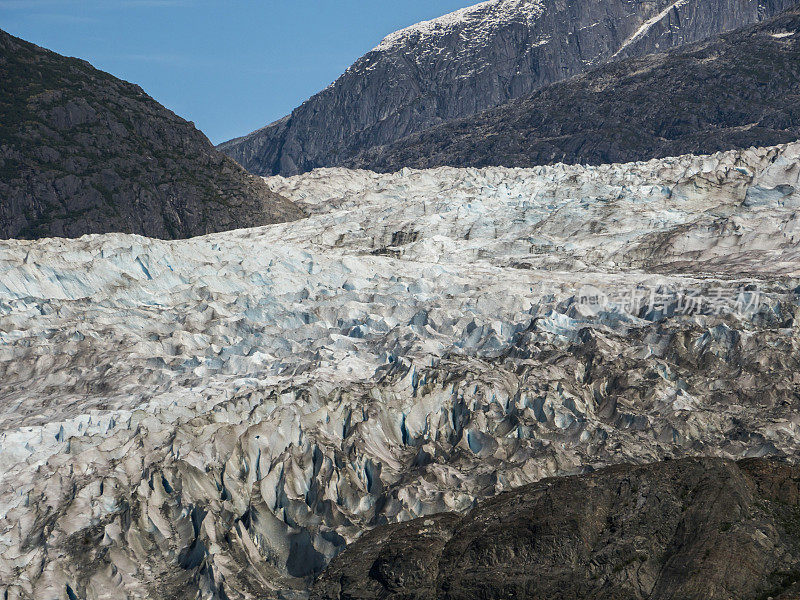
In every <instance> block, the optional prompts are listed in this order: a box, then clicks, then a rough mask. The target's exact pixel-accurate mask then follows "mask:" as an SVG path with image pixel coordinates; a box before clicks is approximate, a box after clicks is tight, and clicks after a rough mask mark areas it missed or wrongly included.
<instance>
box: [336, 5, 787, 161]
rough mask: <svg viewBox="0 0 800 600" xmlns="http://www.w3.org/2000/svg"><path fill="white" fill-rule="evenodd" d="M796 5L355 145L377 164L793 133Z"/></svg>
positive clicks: (600, 157)
mask: <svg viewBox="0 0 800 600" xmlns="http://www.w3.org/2000/svg"><path fill="white" fill-rule="evenodd" d="M799 105H800V9H798V8H793V9H790V10H788V11H787V12H785V13H783V14H781V15H779V16H778V17H775V18H773V19H770V20H767V21H766V22H764V23H761V24H758V25H755V26H750V27H747V28H744V29H741V30H737V31H735V32H731V33H728V34H725V35H722V36H719V37H717V38H714V39H711V40H707V41H704V42H699V43H697V44H693V45H689V46H687V47H685V48H679V49H675V50H673V51H671V52H668V53H665V54H657V55H652V56H647V57H643V58H637V59H628V60H625V61H621V62H617V63H614V64H611V65H607V66H604V67H601V68H599V69H596V70H594V71H591V72H589V73H586V74H584V75H581V76H578V77H575V78H573V79H570V80H568V81H564V82H560V83H556V84H553V85H552V86H549V87H547V88H545V89H543V90H540V91H539V92H536V93H534V94H532V95H530V96H528V97H527V98H524V99H520V100H517V101H514V102H510V103H508V104H506V105H504V106H501V107H497V108H495V109H492V110H489V111H486V112H484V113H482V114H480V115H477V116H474V117H470V118H465V119H461V120H458V121H454V122H451V123H447V124H444V125H441V126H439V127H435V128H431V129H429V130H427V131H424V132H422V133H419V134H416V135H412V136H409V137H408V138H406V139H404V140H401V141H399V142H396V143H393V144H389V145H387V146H385V147H376V148H373V149H371V150H368V151H366V152H365V153H363V155H362V156H360V157H358V158H357V159H355V160H352V161H349V162H348V164H349V165H350V166H355V167H362V168H370V169H375V170H379V171H394V170H397V169H400V168H402V167H418V168H425V167H432V166H438V165H453V166H485V165H504V166H509V167H528V166H533V165H540V164H551V163H555V162H564V163H588V164H602V163H606V162H616V161H635V160H647V159H650V158H656V157H663V156H675V155H678V154H685V153H709V152H716V151H720V150H727V149H732V148H748V147H751V146H759V145H769V144H775V143H779V142H789V141H792V140H796V139H800V109H799V108H798V106H799Z"/></svg>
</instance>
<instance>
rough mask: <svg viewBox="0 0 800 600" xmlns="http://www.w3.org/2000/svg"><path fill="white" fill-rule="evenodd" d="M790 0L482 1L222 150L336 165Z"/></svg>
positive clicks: (418, 30)
mask: <svg viewBox="0 0 800 600" xmlns="http://www.w3.org/2000/svg"><path fill="white" fill-rule="evenodd" d="M792 4H794V0H758V1H753V0H702V1H701V0H678V1H675V0H656V1H654V2H651V1H644V0H634V1H631V0H582V1H580V2H564V1H558V2H541V1H540V0H490V1H488V2H482V3H480V4H477V5H475V6H472V7H469V8H465V9H463V10H460V11H457V12H455V13H453V14H450V15H446V16H444V17H441V18H439V19H434V20H433V21H428V22H424V23H420V24H418V25H414V26H412V27H409V28H407V29H404V30H402V31H399V32H396V33H394V34H392V35H390V36H388V37H387V38H386V39H385V40H383V42H381V44H380V45H379V46H378V47H377V48H375V49H373V50H372V51H370V52H368V53H367V54H366V55H364V56H363V57H362V58H360V59H359V60H358V61H356V62H355V64H353V65H352V66H351V67H350V68H349V69H348V70H347V71H346V72H345V73H344V74H343V75H342V76H341V77H340V78H339V79H337V80H336V82H334V83H333V84H332V85H331V86H330V87H328V88H327V89H325V90H324V91H322V92H320V93H319V94H317V95H315V96H314V97H312V98H311V99H309V100H308V101H307V102H305V103H304V104H303V105H302V106H300V107H299V108H297V109H296V110H295V111H293V112H292V114H291V115H288V116H287V117H285V118H284V119H281V120H280V121H277V122H276V123H273V124H272V125H269V126H267V127H265V128H263V129H261V130H259V131H256V132H253V133H251V134H250V135H247V136H245V137H243V138H239V139H235V140H231V141H230V142H227V143H225V144H222V145H221V146H220V149H221V150H222V151H223V152H225V153H226V154H228V155H229V156H231V157H233V158H234V159H236V160H237V161H238V162H239V163H240V164H242V165H243V166H244V167H245V168H247V169H248V170H249V171H251V172H253V173H257V174H261V175H271V174H273V173H274V174H282V175H293V174H296V173H301V172H305V171H309V170H311V169H313V168H316V167H322V166H334V165H341V164H344V162H345V161H347V160H348V159H350V158H352V157H353V156H355V155H356V154H358V153H359V152H361V151H364V150H366V149H367V148H370V147H372V146H377V145H385V144H388V143H391V142H394V141H396V140H399V139H400V138H402V137H405V136H407V135H410V134H412V133H415V132H419V131H422V130H424V129H426V128H429V127H432V126H435V125H438V124H440V123H442V122H444V121H448V120H452V119H457V118H461V117H466V116H470V115H474V114H476V113H479V112H480V111H483V110H485V109H488V108H491V107H494V106H498V105H500V104H503V103H505V102H507V101H509V100H511V99H513V98H519V97H522V96H525V95H527V94H529V93H531V92H533V91H535V90H538V89H540V88H542V87H544V86H546V85H548V84H550V83H553V82H555V81H560V80H562V79H565V78H567V77H571V76H573V75H577V74H579V73H582V72H584V71H586V70H587V69H589V68H592V67H594V66H598V65H601V64H604V63H606V62H608V61H610V60H617V59H621V58H624V57H627V56H641V55H644V54H648V53H652V52H655V51H663V50H665V49H667V48H671V47H674V46H678V45H681V44H685V43H688V42H693V41H697V40H700V39H703V38H706V37H708V36H711V35H714V34H717V33H720V32H723V31H729V30H732V29H735V28H737V27H741V26H743V25H746V24H750V23H754V22H756V21H758V20H761V19H763V18H766V17H770V16H773V15H775V14H777V13H778V12H780V11H781V10H783V9H785V8H788V7H790V6H792Z"/></svg>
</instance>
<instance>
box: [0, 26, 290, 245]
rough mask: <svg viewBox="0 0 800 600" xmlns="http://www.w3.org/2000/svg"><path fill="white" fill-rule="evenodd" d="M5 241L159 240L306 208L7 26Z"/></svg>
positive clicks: (130, 93) (153, 105) (0, 169)
mask: <svg viewBox="0 0 800 600" xmlns="http://www.w3.org/2000/svg"><path fill="white" fill-rule="evenodd" d="M0 81H2V85H0V238H11V237H15V238H37V237H46V236H65V237H76V236H81V235H84V234H87V233H104V232H110V231H119V232H126V233H139V234H143V235H148V236H151V237H160V238H185V237H190V236H194V235H200V234H205V233H210V232H214V231H223V230H226V229H235V228H239V227H250V226H255V225H264V224H267V223H274V222H276V221H287V220H292V219H296V218H299V217H300V216H301V215H302V212H301V211H300V210H299V209H298V208H297V207H296V206H295V205H293V204H292V203H291V202H289V201H288V200H286V199H285V198H281V197H280V196H278V195H277V194H274V193H272V192H271V191H270V190H269V189H267V187H266V186H265V185H264V183H263V181H261V180H260V179H259V178H257V177H253V176H251V175H249V174H247V173H246V172H245V171H244V170H243V169H242V168H241V167H240V166H239V165H237V164H236V163H235V162H234V161H232V160H230V159H229V158H227V157H225V156H223V155H222V154H221V153H219V152H217V151H216V150H215V149H214V147H213V146H212V144H211V143H210V142H209V141H208V139H206V137H205V136H204V135H203V134H202V133H200V132H199V131H198V130H197V129H195V127H194V126H193V125H192V124H191V123H189V122H187V121H184V120H183V119H181V118H180V117H178V116H176V115H175V114H173V113H172V112H170V111H169V110H167V109H165V108H164V107H163V106H161V105H159V104H158V103H157V102H155V101H154V100H153V99H152V98H150V97H149V96H147V95H146V94H145V93H144V92H143V91H142V89H141V88H139V87H138V86H135V85H133V84H130V83H127V82H125V81H121V80H119V79H117V78H115V77H113V76H111V75H109V74H107V73H103V72H102V71H98V70H96V69H94V68H93V67H92V66H91V65H90V64H89V63H86V62H84V61H82V60H77V59H74V58H66V57H63V56H60V55H58V54H55V53H53V52H50V51H48V50H45V49H43V48H39V47H38V46H35V45H33V44H30V43H28V42H25V41H23V40H20V39H18V38H15V37H13V36H11V35H9V34H8V33H5V32H2V31H0Z"/></svg>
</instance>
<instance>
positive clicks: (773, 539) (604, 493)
mask: <svg viewBox="0 0 800 600" xmlns="http://www.w3.org/2000/svg"><path fill="white" fill-rule="evenodd" d="M734 564H735V568H732V565H734ZM798 597H800V468H798V467H794V468H793V467H791V466H788V465H785V464H781V463H778V462H775V461H768V460H760V459H750V460H744V461H741V462H739V463H738V464H737V463H734V462H731V461H723V460H719V459H708V458H706V459H697V458H692V459H684V460H680V461H669V462H662V463H655V464H650V465H645V466H638V467H634V466H630V465H621V466H616V467H611V468H608V469H604V470H601V471H598V472H596V473H592V474H587V475H581V476H573V477H559V478H552V479H545V480H542V481H540V482H538V483H535V484H531V485H528V486H524V487H521V488H519V489H516V490H513V491H510V492H506V493H503V494H501V495H499V496H497V497H495V498H493V499H491V500H488V501H486V502H483V503H482V504H480V505H478V506H477V507H476V508H474V509H472V510H470V511H469V512H468V513H467V514H465V515H463V516H462V515H458V514H454V513H444V514H439V515H433V516H430V517H424V518H421V519H418V520H415V521H412V522H410V523H403V524H393V525H385V526H383V527H378V528H377V529H375V530H374V531H372V532H370V533H368V534H366V535H364V537H362V538H361V539H360V540H359V541H358V542H356V543H355V544H354V545H353V546H352V547H351V548H348V549H347V550H346V551H345V552H344V554H342V555H340V556H339V557H337V558H336V559H335V560H334V561H333V563H332V564H331V566H330V567H329V569H328V570H327V571H326V572H325V573H324V574H323V576H322V578H321V579H320V581H319V582H317V584H316V586H315V589H314V591H313V592H312V594H311V598H312V600H341V599H343V598H358V599H359V600H405V599H407V598H420V599H422V598H436V599H438V600H472V599H474V598H482V599H485V600H495V599H496V600H500V599H501V598H557V599H559V600H584V599H585V598H594V599H596V600H620V599H631V600H632V599H634V598H650V599H652V600H667V599H673V598H680V599H681V600H729V599H730V598H737V599H738V600H762V599H765V598H773V599H778V600H781V599H783V600H794V599H796V598H798Z"/></svg>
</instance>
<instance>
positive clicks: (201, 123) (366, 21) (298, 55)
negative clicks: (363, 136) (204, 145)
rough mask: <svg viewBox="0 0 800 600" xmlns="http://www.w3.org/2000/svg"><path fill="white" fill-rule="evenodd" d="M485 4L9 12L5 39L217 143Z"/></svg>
mask: <svg viewBox="0 0 800 600" xmlns="http://www.w3.org/2000/svg"><path fill="white" fill-rule="evenodd" d="M476 2H477V0H399V1H397V0H395V1H391V0H294V1H293V0H274V1H273V0H262V1H255V0H252V1H245V0H0V28H1V29H4V30H6V31H8V32H9V33H11V34H13V35H16V36H18V37H21V38H24V39H26V40H29V41H31V42H34V43H36V44H39V45H40V46H44V47H46V48H50V49H51V50H55V51H56V52H59V53H61V54H66V55H68V56H77V57H80V58H83V59H85V60H88V61H89V62H91V63H92V64H94V65H95V66H96V67H97V68H99V69H102V70H104V71H108V72H110V73H112V74H114V75H116V76H117V77H121V78H122V79H127V80H128V81H133V82H135V83H138V84H139V85H141V86H142V87H143V88H144V89H145V90H146V91H147V92H148V93H149V94H150V95H151V96H153V97H154V98H155V99H156V100H158V101H159V102H161V103H162V104H164V105H165V106H167V107H168V108H170V109H172V110H174V111H175V112H176V113H178V114H179V115H181V116H182V117H184V118H186V119H189V120H191V121H194V122H195V123H196V124H197V126H198V127H199V128H200V129H202V130H203V131H204V132H205V134H206V135H207V136H208V137H209V138H211V141H213V142H215V143H219V142H222V141H225V140H227V139H229V138H231V137H235V136H238V135H243V134H245V133H248V132H250V131H252V130H254V129H257V128H259V127H261V126H263V125H266V124H267V123H269V122H271V121H274V120H275V119H279V118H280V117H282V116H284V115H285V114H288V113H289V112H290V111H291V110H292V109H293V108H295V107H296V106H297V105H298V104H300V103H301V102H302V101H303V100H305V99H307V98H308V97H309V96H311V95H312V94H314V93H316V92H318V91H320V90H321V89H323V88H324V87H326V86H327V85H328V84H329V83H331V82H332V81H333V80H334V79H336V77H337V76H339V75H340V74H341V73H342V72H343V71H344V70H345V69H346V68H347V67H348V66H350V64H351V63H352V62H353V61H354V60H355V59H356V58H358V57H359V56H361V55H362V54H364V53H365V52H367V51H368V50H370V49H371V48H372V47H374V46H375V45H377V44H378V42H379V41H380V40H381V39H382V38H383V36H385V35H386V34H388V33H391V32H392V31H395V30H397V29H400V28H402V27H405V26H407V25H411V24H412V23H416V22H417V21H421V20H425V19H430V18H433V17H436V16H439V15H441V14H444V13H447V12H451V11H453V10H457V9H459V8H463V7H464V6H469V5H471V4H475V3H476Z"/></svg>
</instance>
